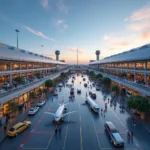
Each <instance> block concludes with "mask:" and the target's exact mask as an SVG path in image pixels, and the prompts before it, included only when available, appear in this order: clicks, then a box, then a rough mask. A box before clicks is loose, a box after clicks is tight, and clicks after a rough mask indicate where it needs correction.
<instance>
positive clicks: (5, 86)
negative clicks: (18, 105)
mask: <svg viewBox="0 0 150 150" xmlns="http://www.w3.org/2000/svg"><path fill="white" fill-rule="evenodd" d="M9 87H10V84H9V83H4V84H2V88H9Z"/></svg>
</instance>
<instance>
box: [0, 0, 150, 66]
mask: <svg viewBox="0 0 150 150" xmlns="http://www.w3.org/2000/svg"><path fill="white" fill-rule="evenodd" d="M15 29H18V30H19V31H20V32H19V35H18V36H19V48H20V49H24V50H28V51H32V52H34V53H38V54H43V55H45V56H48V57H52V58H53V59H55V50H60V59H64V60H65V61H66V62H67V63H71V64H72V63H76V58H77V53H76V50H77V49H78V51H79V63H81V64H84V63H89V60H95V59H96V56H95V51H96V50H100V51H101V54H100V59H103V58H105V57H107V56H110V55H113V54H117V53H121V52H123V51H127V50H130V49H132V48H135V47H138V46H141V45H144V44H147V43H150V0H81V1H80V0H0V42H2V43H5V44H9V45H12V46H16V32H15ZM42 45H43V46H42Z"/></svg>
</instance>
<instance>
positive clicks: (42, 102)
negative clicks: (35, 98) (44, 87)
mask: <svg viewBox="0 0 150 150" xmlns="http://www.w3.org/2000/svg"><path fill="white" fill-rule="evenodd" d="M44 104H45V101H39V102H38V103H37V106H39V107H40V106H43V105H44Z"/></svg>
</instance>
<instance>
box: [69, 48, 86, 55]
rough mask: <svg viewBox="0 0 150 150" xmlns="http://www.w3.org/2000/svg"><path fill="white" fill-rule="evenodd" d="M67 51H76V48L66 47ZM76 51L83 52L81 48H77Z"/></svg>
mask: <svg viewBox="0 0 150 150" xmlns="http://www.w3.org/2000/svg"><path fill="white" fill-rule="evenodd" d="M68 51H71V52H77V48H68ZM78 53H79V54H82V53H83V50H79V49H78Z"/></svg>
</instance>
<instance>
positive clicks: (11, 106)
mask: <svg viewBox="0 0 150 150" xmlns="http://www.w3.org/2000/svg"><path fill="white" fill-rule="evenodd" d="M7 109H8V113H9V114H11V113H12V114H13V115H15V113H16V111H17V110H18V104H17V103H15V102H9V103H8V106H7Z"/></svg>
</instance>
